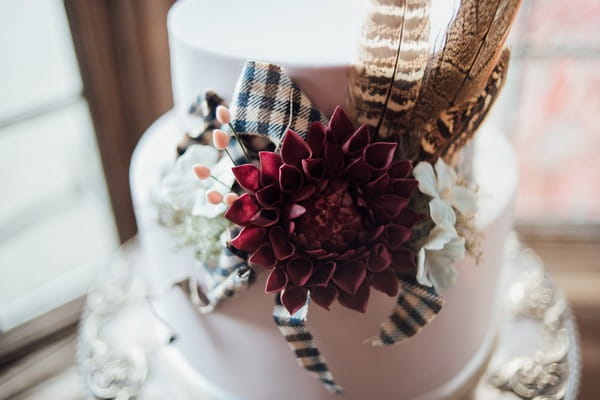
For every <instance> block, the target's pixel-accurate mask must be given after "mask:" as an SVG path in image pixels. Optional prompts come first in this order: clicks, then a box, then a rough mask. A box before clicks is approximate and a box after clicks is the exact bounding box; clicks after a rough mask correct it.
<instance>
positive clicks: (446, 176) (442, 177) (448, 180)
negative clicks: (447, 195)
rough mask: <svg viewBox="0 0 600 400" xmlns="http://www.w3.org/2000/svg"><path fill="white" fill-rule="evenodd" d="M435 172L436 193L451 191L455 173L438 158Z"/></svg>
mask: <svg viewBox="0 0 600 400" xmlns="http://www.w3.org/2000/svg"><path fill="white" fill-rule="evenodd" d="M435 172H436V174H437V190H438V193H440V194H441V193H443V192H445V191H449V190H452V188H453V187H454V186H455V185H456V172H455V171H454V168H452V167H450V166H449V165H448V164H446V163H445V162H444V160H443V159H442V158H438V160H437V162H436V163H435Z"/></svg>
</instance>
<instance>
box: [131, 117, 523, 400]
mask: <svg viewBox="0 0 600 400" xmlns="http://www.w3.org/2000/svg"><path fill="white" fill-rule="evenodd" d="M180 135H181V132H179V131H177V122H176V117H175V115H174V113H171V114H168V115H166V116H165V117H163V118H161V119H160V120H159V121H157V122H156V123H155V124H154V125H153V126H152V127H151V128H150V130H149V131H148V132H147V133H146V134H145V135H144V138H143V139H142V141H141V142H140V144H139V146H138V148H137V149H136V152H135V155H134V161H133V164H132V175H131V179H132V190H133V198H134V204H135V210H136V216H137V219H138V225H139V238H140V241H141V243H142V246H143V249H144V252H145V256H146V257H147V266H148V273H149V274H151V275H152V276H153V282H154V283H155V285H156V290H157V291H158V292H161V293H164V296H163V300H162V301H161V302H160V303H159V305H158V307H159V308H161V313H162V315H164V316H166V319H167V320H168V321H169V323H170V324H171V325H172V326H173V328H174V329H175V330H176V331H177V334H178V337H179V340H178V342H177V344H176V346H177V348H178V349H179V350H180V351H181V352H182V354H183V355H184V358H185V359H186V360H187V362H188V363H189V364H188V365H187V366H186V367H187V368H188V369H189V368H190V367H191V368H192V369H193V370H195V371H197V372H198V373H200V374H201V375H202V376H204V377H206V378H207V379H208V380H209V381H210V382H213V383H214V384H215V385H217V386H219V387H221V388H223V389H224V390H226V391H228V392H231V393H232V394H233V395H235V396H237V397H239V398H244V399H270V398H286V399H327V398H330V397H331V396H330V395H329V394H328V393H327V392H325V391H324V389H323V388H322V387H321V385H320V384H319V382H318V381H317V380H316V379H314V378H312V377H311V376H309V375H308V374H307V373H305V372H304V371H303V370H302V369H301V368H300V367H298V366H297V365H296V361H295V359H294V356H293V354H292V352H291V351H290V350H289V348H288V346H287V343H286V342H285V340H284V339H283V338H282V337H281V335H280V334H279V332H278V330H277V329H276V327H275V325H274V323H273V321H272V318H271V310H272V306H273V298H272V296H269V295H266V294H264V292H263V288H264V276H261V277H259V280H258V282H257V283H256V284H255V285H254V286H253V287H252V288H250V289H249V290H248V291H247V292H245V293H244V294H242V295H241V296H240V297H238V298H235V299H232V300H230V301H229V302H227V303H225V304H223V305H222V307H220V308H218V309H217V310H216V311H215V312H213V313H212V314H209V315H198V314H197V312H196V311H195V310H194V309H193V307H192V305H191V304H190V303H189V301H188V300H187V299H186V298H185V297H184V296H183V294H182V293H181V292H180V291H179V290H178V289H173V290H170V289H169V288H170V287H171V286H172V284H173V283H174V282H176V281H178V280H179V279H181V278H184V277H185V276H186V275H187V274H198V273H199V272H198V265H197V263H196V262H195V261H194V259H193V254H192V253H191V251H189V250H187V249H183V250H178V249H177V246H176V245H175V239H174V237H173V235H172V234H171V233H170V232H169V231H168V230H167V229H165V228H164V227H161V226H160V225H159V224H158V223H157V214H158V211H157V209H156V207H155V205H153V204H152V203H151V195H150V193H152V191H153V190H156V189H157V184H158V182H159V181H160V176H161V172H160V171H161V170H163V169H164V168H166V167H167V166H168V165H169V164H171V163H173V162H174V159H175V155H174V152H170V151H169V149H172V148H174V147H173V146H175V144H176V143H177V141H178V140H179V138H180ZM475 146H476V147H475V152H476V156H475V165H474V170H475V175H476V179H477V182H478V184H479V185H480V193H481V201H480V212H479V214H478V217H477V226H478V227H479V229H480V230H481V232H482V233H483V240H482V250H483V252H484V256H483V259H482V262H481V263H480V264H478V265H476V264H475V263H474V261H473V260H472V259H466V260H464V261H463V262H461V263H460V265H459V266H458V270H459V272H460V275H459V279H458V283H457V285H456V286H455V287H454V288H452V289H450V290H448V291H446V292H444V293H442V295H443V297H444V299H445V300H446V304H445V306H444V308H443V310H442V312H441V314H440V315H439V316H438V317H437V318H436V319H435V320H434V321H433V322H432V323H431V324H430V325H428V326H427V327H426V328H424V330H423V331H422V332H421V333H420V334H419V335H417V336H416V337H414V338H412V339H410V340H409V341H407V342H405V343H403V344H400V345H397V346H394V347H390V348H371V347H370V346H368V345H366V344H364V343H363V342H364V340H365V339H367V338H368V337H370V336H373V335H375V334H376V333H377V330H378V326H379V323H380V322H381V321H383V319H384V318H385V317H386V316H387V315H388V314H389V312H390V310H391V308H392V307H393V304H394V299H392V298H389V297H387V296H385V295H382V294H380V293H378V292H376V291H374V292H373V296H372V298H371V300H370V304H369V310H368V312H367V314H365V315H362V314H359V313H357V312H355V311H350V310H347V309H345V308H342V307H340V306H334V307H332V310H331V311H330V312H327V311H324V310H322V309H320V308H319V307H316V306H313V307H312V308H311V310H310V314H309V324H310V327H311V329H312V332H313V334H314V335H315V337H316V340H317V344H318V345H319V347H320V349H321V351H322V353H323V354H324V356H325V357H326V359H327V361H328V363H329V365H330V367H331V369H332V371H333V372H334V374H335V376H336V379H337V380H338V381H339V383H340V384H342V385H343V386H345V387H346V389H347V395H346V397H345V398H347V399H365V398H378V399H379V398H380V399H390V398H402V399H410V398H416V397H418V398H419V399H432V400H433V399H440V398H443V396H444V395H445V394H447V393H451V392H452V389H453V388H456V387H460V386H461V384H462V383H463V382H464V380H467V379H468V378H469V377H470V376H471V375H472V372H473V371H475V370H476V369H477V368H478V367H479V366H480V364H481V362H482V360H483V359H484V358H485V355H486V354H487V350H489V348H490V346H491V343H492V341H493V336H494V326H495V323H494V320H495V318H496V307H495V301H496V296H497V293H498V290H499V281H500V274H501V265H502V258H503V249H504V243H505V239H506V236H507V234H508V232H509V230H510V227H511V221H512V218H511V216H512V203H513V196H514V192H515V189H516V181H517V174H516V166H515V159H514V156H513V153H512V150H511V149H510V146H509V144H508V143H507V141H506V139H505V138H504V137H502V135H501V134H500V133H499V132H497V131H496V130H494V129H493V128H492V127H489V126H488V127H486V128H484V129H483V131H482V132H480V136H479V137H478V138H477V140H476V144H475Z"/></svg>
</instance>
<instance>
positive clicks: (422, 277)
mask: <svg viewBox="0 0 600 400" xmlns="http://www.w3.org/2000/svg"><path fill="white" fill-rule="evenodd" d="M425 257H426V251H425V249H424V248H422V249H421V250H419V254H418V256H417V277H416V278H417V282H419V283H420V284H421V285H423V286H427V287H432V286H433V282H431V280H429V276H428V270H427V268H426V266H425Z"/></svg>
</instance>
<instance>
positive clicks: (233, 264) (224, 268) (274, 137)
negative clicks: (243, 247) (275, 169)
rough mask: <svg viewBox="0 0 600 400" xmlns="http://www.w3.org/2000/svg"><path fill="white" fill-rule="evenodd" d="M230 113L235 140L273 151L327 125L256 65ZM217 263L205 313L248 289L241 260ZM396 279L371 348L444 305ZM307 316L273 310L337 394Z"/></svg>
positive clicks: (248, 68) (302, 358)
mask: <svg viewBox="0 0 600 400" xmlns="http://www.w3.org/2000/svg"><path fill="white" fill-rule="evenodd" d="M231 110H232V117H233V118H232V124H233V126H234V128H235V129H236V131H237V133H238V134H239V135H240V136H243V135H264V136H267V137H268V138H269V139H270V140H271V141H272V142H274V143H275V144H276V145H277V144H279V142H280V141H281V138H282V137H283V135H284V133H285V131H286V129H288V128H289V129H292V130H294V131H296V132H297V133H298V134H300V135H301V136H302V137H305V136H306V133H307V131H308V128H309V127H310V124H311V123H312V122H316V121H320V122H322V123H323V124H326V123H327V119H326V118H325V117H324V115H323V114H322V113H321V112H320V111H319V110H317V109H316V108H315V106H314V105H313V103H312V102H311V101H310V99H309V98H308V97H307V96H306V95H305V94H304V93H303V92H302V91H301V90H300V89H299V88H298V87H297V86H296V85H295V84H294V83H293V82H292V80H291V79H290V78H289V76H288V75H287V74H286V73H285V71H284V70H283V69H282V68H281V67H280V66H277V65H273V64H267V63H260V62H255V61H249V62H247V63H246V65H245V66H244V69H243V71H242V75H241V77H240V79H239V81H238V83H237V88H236V91H235V94H234V96H233V103H232V105H231ZM220 263H222V264H223V265H221V266H220V267H218V269H217V271H220V272H219V273H221V274H222V275H223V276H225V279H224V280H223V281H222V283H221V284H220V285H219V284H218V285H216V286H215V287H214V288H213V290H212V291H210V292H209V293H208V294H207V297H208V299H209V301H210V303H212V305H211V308H210V310H212V307H214V306H215V305H216V304H218V303H219V302H220V301H222V300H223V299H225V298H229V297H231V296H232V295H233V294H235V293H237V292H238V291H240V290H242V289H244V288H246V287H247V286H248V285H249V283H250V281H243V282H242V281H240V279H239V278H236V277H235V276H234V275H233V274H238V271H239V268H240V259H239V257H237V256H235V255H233V254H231V252H229V250H228V249H225V250H224V255H223V257H222V259H221V260H220ZM232 276H233V278H232ZM398 279H399V280H400V293H399V295H398V298H397V302H396V306H395V307H394V309H393V311H392V313H391V315H390V316H389V317H388V318H387V319H386V320H385V321H384V322H383V323H382V324H381V326H380V330H379V334H378V335H377V336H376V337H374V338H371V339H370V340H369V341H370V343H371V344H372V345H373V346H385V345H392V344H394V343H398V342H401V341H403V340H405V339H407V338H409V337H411V336H413V335H415V334H417V333H418V332H419V331H420V330H421V329H422V328H423V327H424V326H425V325H426V324H428V323H429V322H430V321H431V320H432V319H433V318H434V317H435V316H436V314H437V313H438V312H439V311H440V310H441V308H442V305H443V299H442V298H441V297H439V296H438V295H437V294H436V293H435V291H434V290H433V289H432V288H428V287H425V286H422V285H419V284H418V283H416V282H415V280H414V278H412V277H405V276H398ZM227 282H230V283H231V282H237V285H233V284H231V285H230V286H228V287H227V289H228V290H223V284H225V283H227ZM204 310H205V311H206V310H208V309H207V308H204ZM307 315H308V302H307V304H306V305H305V306H303V307H302V308H301V309H300V310H299V311H297V312H296V313H295V314H294V315H290V314H289V312H288V311H287V310H286V309H285V307H283V306H282V305H281V304H280V303H279V302H277V304H276V305H275V308H274V309H273V319H274V321H275V323H276V325H277V327H278V328H279V330H280V332H281V334H282V335H283V336H284V337H285V338H286V341H287V342H288V343H289V344H290V346H291V348H292V349H293V350H294V353H295V355H296V358H297V359H298V362H299V364H300V365H302V367H304V369H306V370H307V371H308V372H310V373H311V374H313V375H315V376H316V377H317V378H318V379H319V380H320V381H321V382H322V383H323V385H324V386H325V388H326V389H327V390H329V391H331V392H334V393H341V392H342V388H341V387H340V386H338V385H337V384H336V383H335V382H334V379H333V376H332V374H331V372H330V371H329V368H328V367H327V364H326V363H325V361H324V360H323V358H322V357H321V355H320V352H319V350H318V348H317V347H316V346H315V344H314V342H313V336H312V334H311V333H310V331H309V329H308V327H307V325H306V322H307ZM357 345H359V344H357Z"/></svg>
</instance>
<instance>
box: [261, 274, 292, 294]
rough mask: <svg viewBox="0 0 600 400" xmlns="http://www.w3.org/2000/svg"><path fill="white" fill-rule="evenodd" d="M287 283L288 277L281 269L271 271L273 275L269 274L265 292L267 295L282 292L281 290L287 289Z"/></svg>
mask: <svg viewBox="0 0 600 400" xmlns="http://www.w3.org/2000/svg"><path fill="white" fill-rule="evenodd" d="M287 283H288V277H287V275H286V274H285V272H283V270H281V269H279V268H275V269H274V270H272V271H271V273H270V274H269V277H268V278H267V284H266V286H265V292H267V293H276V292H280V291H281V290H283V288H285V286H286V285H287Z"/></svg>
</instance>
